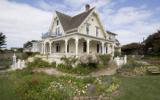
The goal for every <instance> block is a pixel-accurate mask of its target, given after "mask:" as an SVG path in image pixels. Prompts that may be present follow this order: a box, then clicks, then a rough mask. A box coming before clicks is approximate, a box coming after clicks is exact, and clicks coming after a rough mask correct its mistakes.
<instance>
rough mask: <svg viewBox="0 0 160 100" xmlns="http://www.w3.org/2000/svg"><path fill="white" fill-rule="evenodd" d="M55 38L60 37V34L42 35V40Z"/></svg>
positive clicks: (48, 33)
mask: <svg viewBox="0 0 160 100" xmlns="http://www.w3.org/2000/svg"><path fill="white" fill-rule="evenodd" d="M57 36H62V33H60V34H56V33H51V32H47V33H45V34H42V39H46V38H51V37H57Z"/></svg>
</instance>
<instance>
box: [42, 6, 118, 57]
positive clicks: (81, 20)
mask: <svg viewBox="0 0 160 100" xmlns="http://www.w3.org/2000/svg"><path fill="white" fill-rule="evenodd" d="M115 36H116V34H114V33H111V32H108V31H106V30H105V28H104V25H103V24H102V22H101V20H100V17H99V14H98V13H97V12H96V11H95V8H90V5H86V6H85V11H84V12H82V13H80V14H78V15H75V16H69V15H66V14H64V13H61V12H58V11H56V12H55V14H54V15H53V19H52V23H51V26H50V29H49V32H47V33H45V34H43V35H42V49H41V54H43V55H44V56H46V55H47V56H48V57H50V58H54V60H56V59H60V58H61V57H62V56H77V57H79V56H81V55H85V54H111V55H114V52H115V49H116V48H119V45H117V44H118V43H117V40H116V38H115Z"/></svg>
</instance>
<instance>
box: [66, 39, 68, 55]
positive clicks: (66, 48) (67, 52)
mask: <svg viewBox="0 0 160 100" xmlns="http://www.w3.org/2000/svg"><path fill="white" fill-rule="evenodd" d="M67 45H68V40H67V39H66V40H65V53H66V54H67V53H68V52H67Z"/></svg>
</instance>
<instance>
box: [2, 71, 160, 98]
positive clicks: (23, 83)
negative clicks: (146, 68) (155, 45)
mask: <svg viewBox="0 0 160 100" xmlns="http://www.w3.org/2000/svg"><path fill="white" fill-rule="evenodd" d="M114 77H116V79H118V80H120V82H121V83H120V94H119V95H118V96H114V97H113V100H159V99H160V96H159V94H160V89H159V86H160V76H159V75H157V76H153V75H144V76H132V77H126V76H120V75H116V76H114ZM108 79H109V77H105V80H108ZM95 80H96V78H83V79H80V78H74V77H68V76H64V77H56V76H49V75H46V74H43V73H33V72H32V71H30V70H22V71H15V72H9V73H1V74H0V100H28V99H30V100H37V99H38V100H50V99H51V98H49V97H50V96H51V97H52V96H55V97H56V96H57V99H60V100H63V98H64V97H65V96H66V95H68V93H70V94H69V95H73V94H71V93H73V92H74V90H76V89H75V88H78V90H80V91H81V90H85V89H84V88H83V87H85V85H86V84H88V83H97V82H98V81H97V82H96V81H95ZM51 82H52V85H51V84H50V83H51ZM55 86H62V87H63V89H67V90H65V91H57V87H55ZM104 86H105V85H104ZM49 87H50V89H51V90H49V91H47V92H45V90H46V89H47V88H49ZM54 88H56V89H55V90H54ZM98 88H99V89H101V90H99V93H101V92H103V93H104V90H106V89H107V87H103V86H102V87H101V85H98ZM52 89H53V90H52ZM66 91H67V92H66ZM64 92H65V93H64ZM54 93H56V94H54ZM63 93H64V95H62V94H63ZM66 93H67V94H66ZM59 97H62V98H59ZM52 99H53V98H52Z"/></svg>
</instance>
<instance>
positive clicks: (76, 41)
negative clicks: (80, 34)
mask: <svg viewBox="0 0 160 100" xmlns="http://www.w3.org/2000/svg"><path fill="white" fill-rule="evenodd" d="M75 45H76V56H78V38H76V39H75Z"/></svg>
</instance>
